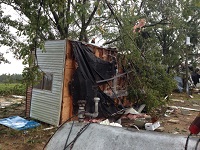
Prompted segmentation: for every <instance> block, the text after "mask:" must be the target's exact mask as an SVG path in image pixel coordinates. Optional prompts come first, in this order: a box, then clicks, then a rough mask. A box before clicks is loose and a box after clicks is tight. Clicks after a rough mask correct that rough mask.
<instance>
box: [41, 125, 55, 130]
mask: <svg viewBox="0 0 200 150" xmlns="http://www.w3.org/2000/svg"><path fill="white" fill-rule="evenodd" d="M53 128H54V127H53V126H51V127H49V128H44V129H42V130H44V131H46V130H51V129H53Z"/></svg>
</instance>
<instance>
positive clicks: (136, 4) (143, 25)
mask: <svg viewBox="0 0 200 150" xmlns="http://www.w3.org/2000/svg"><path fill="white" fill-rule="evenodd" d="M0 2H1V4H4V5H6V6H7V7H8V6H9V7H11V8H13V9H14V10H15V11H16V12H18V13H19V14H20V16H21V18H22V19H23V20H21V19H19V20H16V19H12V18H11V16H9V15H4V14H3V11H1V12H0V15H1V16H2V17H1V18H0V24H1V25H2V29H3V30H2V31H1V39H0V44H3V45H8V46H10V47H11V50H12V51H13V53H14V54H15V56H16V57H17V58H21V59H23V60H24V63H25V64H29V65H30V66H31V64H34V58H33V55H31V54H32V53H33V52H34V51H36V48H38V47H40V48H41V49H42V47H43V43H44V41H45V40H48V39H51V40H54V39H65V38H71V39H75V40H81V41H85V42H88V41H89V39H91V38H93V37H97V36H98V37H102V38H103V39H105V40H106V42H105V43H104V45H109V46H116V47H118V48H119V51H120V52H121V53H122V54H123V56H120V57H124V58H123V59H120V60H123V61H122V62H121V66H122V67H123V68H124V70H131V71H132V72H131V74H129V77H130V78H131V80H129V81H130V83H129V93H130V96H131V99H133V101H136V102H137V103H143V102H145V103H147V104H148V106H149V107H148V109H149V110H150V108H153V107H156V106H158V105H160V104H162V103H163V101H162V97H163V96H164V95H165V94H169V93H170V92H171V91H172V88H173V86H172V85H173V84H172V79H173V76H172V75H171V74H168V73H169V72H170V71H167V69H168V68H174V67H176V66H177V65H179V64H180V63H181V62H183V61H184V59H185V50H186V47H185V37H186V35H189V36H192V43H193V47H192V48H191V49H190V50H191V52H192V51H193V50H196V51H197V49H198V47H197V44H198V43H199V37H198V33H199V30H198V28H199V20H200V19H199V16H200V15H199V7H200V3H199V2H197V1H196V0H179V1H176V0H161V1H159V2H158V1H156V0H151V1H146V0H141V1H132V0H126V1H125V0H123V1H118V0H111V1H108V0H92V1H91V0H59V1H56V0H35V1H31V0H0ZM1 6H2V5H1ZM188 6H189V7H188ZM10 28H14V29H15V30H16V33H14V34H13V33H11V32H10V30H9V29H10ZM20 36H23V37H25V39H26V40H25V41H22V40H19V38H18V37H20ZM124 62H126V63H124ZM37 67H38V66H37V63H35V64H34V65H32V66H31V67H28V68H25V70H24V77H26V78H25V79H26V81H33V80H34V79H35V74H36V73H39V72H38V68H37Z"/></svg>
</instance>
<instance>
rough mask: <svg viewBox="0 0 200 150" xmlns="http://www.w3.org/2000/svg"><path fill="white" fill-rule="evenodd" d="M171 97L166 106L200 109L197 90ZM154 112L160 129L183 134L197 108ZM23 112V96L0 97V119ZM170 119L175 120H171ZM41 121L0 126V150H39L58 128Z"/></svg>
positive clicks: (194, 115)
mask: <svg viewBox="0 0 200 150" xmlns="http://www.w3.org/2000/svg"><path fill="white" fill-rule="evenodd" d="M170 99H173V100H170V101H169V104H168V105H169V106H180V107H187V108H193V109H198V110H199V109H200V95H199V94H198V93H195V94H193V98H188V97H187V95H186V94H180V93H173V94H172V95H171V96H170ZM163 110H165V111H166V110H168V111H167V113H163V112H165V111H163ZM157 112H159V113H158V114H160V115H158V116H157V117H158V121H159V122H160V124H161V126H162V127H164V131H163V132H166V133H170V134H182V135H188V134H189V130H188V127H189V126H190V124H191V122H192V121H193V120H194V119H195V117H196V116H197V115H198V113H199V112H198V111H191V110H189V111H187V110H186V111H185V110H183V109H180V108H176V107H173V108H171V109H166V108H163V109H162V110H159V109H158V110H157ZM24 115H25V102H24V99H20V98H13V97H12V98H11V97H7V98H4V97H0V119H2V118H6V117H10V116H21V117H24ZM171 119H172V120H175V121H176V122H175V123H174V122H170V120H171ZM40 123H41V125H40V126H39V127H37V128H34V129H28V130H25V131H16V130H13V129H11V128H8V127H5V126H3V125H0V150H16V149H18V150H42V149H43V147H44V146H45V144H46V143H47V141H48V139H49V138H50V137H51V135H52V134H53V133H54V132H55V131H56V129H57V128H56V127H53V126H51V125H48V124H45V123H42V122H40ZM128 123H130V124H133V120H128ZM124 126H127V127H129V124H124ZM52 127H53V128H52ZM49 128H50V129H49ZM152 132H157V131H152Z"/></svg>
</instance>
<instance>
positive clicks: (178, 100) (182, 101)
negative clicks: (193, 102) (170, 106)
mask: <svg viewBox="0 0 200 150" xmlns="http://www.w3.org/2000/svg"><path fill="white" fill-rule="evenodd" d="M170 100H171V101H174V102H181V103H185V101H184V100H180V99H170Z"/></svg>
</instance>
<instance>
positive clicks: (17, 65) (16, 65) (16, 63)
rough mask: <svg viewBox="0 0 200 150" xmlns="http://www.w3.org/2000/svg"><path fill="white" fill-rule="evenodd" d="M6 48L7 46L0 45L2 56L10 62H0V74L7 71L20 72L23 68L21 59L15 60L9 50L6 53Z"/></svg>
mask: <svg viewBox="0 0 200 150" xmlns="http://www.w3.org/2000/svg"><path fill="white" fill-rule="evenodd" d="M7 50H8V47H5V46H2V47H0V52H1V53H4V57H5V58H6V59H8V61H10V62H11V63H10V64H4V63H1V64H0V75H1V74H5V73H6V74H9V73H10V74H15V73H16V74H22V71H23V68H24V65H22V60H16V59H15V58H14V57H13V56H14V55H13V54H12V53H11V52H10V53H7V54H6V51H7Z"/></svg>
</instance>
